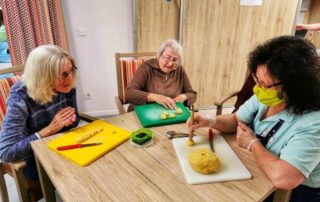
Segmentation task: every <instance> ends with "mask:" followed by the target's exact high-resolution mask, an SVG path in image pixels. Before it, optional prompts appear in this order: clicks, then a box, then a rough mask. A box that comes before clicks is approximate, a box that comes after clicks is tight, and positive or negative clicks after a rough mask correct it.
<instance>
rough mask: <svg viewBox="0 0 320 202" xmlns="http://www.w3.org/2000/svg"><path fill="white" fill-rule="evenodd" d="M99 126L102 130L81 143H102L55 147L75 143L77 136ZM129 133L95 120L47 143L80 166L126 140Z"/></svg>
mask: <svg viewBox="0 0 320 202" xmlns="http://www.w3.org/2000/svg"><path fill="white" fill-rule="evenodd" d="M101 128H102V129H103V131H102V132H100V133H97V134H96V135H94V136H93V137H91V138H90V139H88V140H86V141H84V142H82V143H83V144H86V143H92V142H102V145H98V146H92V147H83V148H77V149H70V150H63V151H58V150H57V147H59V146H64V145H70V144H76V143H77V139H78V138H79V137H82V136H84V135H85V134H88V133H90V132H92V131H94V130H97V129H101ZM130 134H131V133H130V132H129V131H127V130H124V129H122V128H119V127H117V126H114V125H111V124H109V123H107V122H105V121H102V120H96V121H94V122H92V123H89V124H87V125H84V126H81V127H79V128H76V129H74V130H71V131H69V132H66V133H65V134H63V135H61V136H59V137H58V138H56V139H54V140H52V141H50V142H49V143H48V147H49V148H50V149H52V150H53V151H55V152H57V153H58V154H60V155H61V156H63V157H64V158H66V159H69V160H70V161H72V162H74V163H76V164H78V165H80V166H87V165H88V164H90V163H92V162H93V161H95V160H96V159H98V158H99V157H101V156H102V155H104V154H105V153H107V152H109V151H110V150H112V149H113V148H115V147H117V146H118V145H119V144H121V143H123V142H125V141H126V140H128V139H129V137H130Z"/></svg>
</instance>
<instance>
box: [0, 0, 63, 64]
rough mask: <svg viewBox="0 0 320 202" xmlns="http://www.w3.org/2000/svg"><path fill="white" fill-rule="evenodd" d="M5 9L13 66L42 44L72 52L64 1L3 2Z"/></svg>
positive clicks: (4, 15)
mask: <svg viewBox="0 0 320 202" xmlns="http://www.w3.org/2000/svg"><path fill="white" fill-rule="evenodd" d="M2 10H3V18H4V23H5V27H6V32H7V38H8V44H9V50H10V54H11V63H12V65H13V66H15V65H20V64H24V63H25V61H26V59H27V57H28V55H29V53H30V51H31V50H32V49H34V48H35V47H37V46H39V45H43V44H55V45H58V46H60V47H62V48H64V49H65V50H67V51H68V50H69V45H68V40H67V34H66V30H65V25H64V20H63V15H62V8H61V0H39V1H38V0H2Z"/></svg>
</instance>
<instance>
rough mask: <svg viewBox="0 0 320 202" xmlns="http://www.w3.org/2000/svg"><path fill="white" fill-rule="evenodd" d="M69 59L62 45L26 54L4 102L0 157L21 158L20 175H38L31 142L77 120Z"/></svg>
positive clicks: (33, 176)
mask: <svg viewBox="0 0 320 202" xmlns="http://www.w3.org/2000/svg"><path fill="white" fill-rule="evenodd" d="M76 69H77V68H76V66H75V64H74V60H73V58H72V57H71V56H70V55H69V54H68V53H67V52H66V51H64V50H63V49H62V48H60V47H58V46H55V45H43V46H39V47H37V48H35V49H34V50H32V52H31V53H30V55H29V57H28V59H27V62H26V64H25V69H24V73H23V75H22V79H21V81H18V82H17V83H15V84H14V85H13V86H12V88H11V91H10V95H9V98H8V101H7V113H6V116H5V118H4V121H3V123H2V128H1V132H0V145H1V146H0V158H1V160H2V161H5V162H11V161H15V160H25V161H26V163H27V166H26V169H25V170H24V175H25V176H26V178H27V179H29V180H34V179H37V178H38V175H37V171H36V166H35V162H34V157H33V152H32V149H31V146H30V143H31V141H34V140H37V139H39V138H44V137H47V136H50V135H53V134H56V133H58V132H62V131H66V130H68V129H70V128H73V127H75V126H77V125H78V123H79V115H78V111H77V102H76V90H75V88H74V87H75V76H76V75H75V73H76Z"/></svg>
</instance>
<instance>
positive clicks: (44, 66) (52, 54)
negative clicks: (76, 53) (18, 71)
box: [22, 45, 76, 104]
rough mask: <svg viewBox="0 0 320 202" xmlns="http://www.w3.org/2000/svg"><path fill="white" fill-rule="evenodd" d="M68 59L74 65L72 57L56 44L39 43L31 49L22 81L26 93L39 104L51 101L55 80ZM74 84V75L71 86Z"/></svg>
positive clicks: (54, 93)
mask: <svg viewBox="0 0 320 202" xmlns="http://www.w3.org/2000/svg"><path fill="white" fill-rule="evenodd" d="M68 60H69V61H70V62H71V64H72V66H73V67H75V64H74V60H73V58H72V57H71V56H70V55H69V53H67V52H66V51H65V50H63V49H62V48H61V47H59V46H56V45H41V46H38V47H37V48H35V49H33V50H32V51H31V52H30V54H29V56H28V59H27V62H26V64H25V68H24V72H23V75H22V82H23V83H24V84H25V85H26V87H27V93H28V95H29V96H30V97H31V98H32V99H33V100H35V101H36V102H38V103H40V104H45V103H48V102H50V101H52V98H53V96H54V95H56V92H55V91H54V88H55V87H56V82H57V80H58V79H59V78H60V75H61V73H62V71H63V68H64V65H65V64H66V62H68ZM75 84H76V75H74V81H73V87H74V86H75Z"/></svg>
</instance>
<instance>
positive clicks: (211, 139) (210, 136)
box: [209, 128, 214, 152]
mask: <svg viewBox="0 0 320 202" xmlns="http://www.w3.org/2000/svg"><path fill="white" fill-rule="evenodd" d="M209 145H210V149H211V151H212V152H214V147H213V132H212V128H209Z"/></svg>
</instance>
